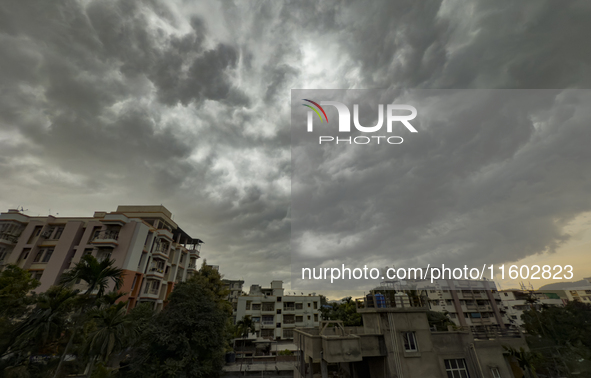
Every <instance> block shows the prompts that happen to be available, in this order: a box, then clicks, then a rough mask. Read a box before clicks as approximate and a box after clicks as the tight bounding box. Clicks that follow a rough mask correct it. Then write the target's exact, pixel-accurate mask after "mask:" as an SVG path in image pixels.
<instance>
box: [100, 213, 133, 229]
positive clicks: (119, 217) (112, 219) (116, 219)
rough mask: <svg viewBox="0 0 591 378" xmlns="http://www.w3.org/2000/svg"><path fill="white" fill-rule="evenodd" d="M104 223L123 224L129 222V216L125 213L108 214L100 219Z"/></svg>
mask: <svg viewBox="0 0 591 378" xmlns="http://www.w3.org/2000/svg"><path fill="white" fill-rule="evenodd" d="M100 221H101V223H103V224H112V225H119V226H123V225H125V224H127V223H129V218H127V217H126V216H125V215H123V214H106V215H105V217H104V218H102V219H100Z"/></svg>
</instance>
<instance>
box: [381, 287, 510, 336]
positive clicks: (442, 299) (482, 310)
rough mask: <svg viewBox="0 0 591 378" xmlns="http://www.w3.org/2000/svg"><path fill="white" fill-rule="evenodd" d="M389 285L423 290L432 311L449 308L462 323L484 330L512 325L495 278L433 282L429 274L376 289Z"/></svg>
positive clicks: (476, 329) (453, 315)
mask: <svg viewBox="0 0 591 378" xmlns="http://www.w3.org/2000/svg"><path fill="white" fill-rule="evenodd" d="M389 289H390V290H418V291H420V292H422V293H423V295H425V296H426V297H427V299H426V300H427V301H428V306H429V308H430V309H431V310H432V311H437V312H447V313H448V315H449V317H450V318H451V320H452V321H453V322H454V323H455V324H456V325H457V326H458V327H471V329H472V330H473V331H478V332H481V331H490V330H495V329H505V328H507V327H510V326H511V322H510V321H509V318H508V317H507V314H506V312H507V310H506V308H505V307H504V306H503V305H502V301H501V297H500V296H499V293H498V291H497V288H496V285H495V283H494V281H489V280H486V279H482V280H460V279H458V280H456V279H437V280H433V283H432V282H431V280H430V277H428V276H426V277H424V278H423V279H413V280H406V281H404V283H401V282H399V281H385V282H382V283H381V284H380V286H379V287H377V288H376V289H375V290H376V291H380V290H381V291H384V290H389Z"/></svg>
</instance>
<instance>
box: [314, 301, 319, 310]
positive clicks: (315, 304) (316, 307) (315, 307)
mask: <svg viewBox="0 0 591 378" xmlns="http://www.w3.org/2000/svg"><path fill="white" fill-rule="evenodd" d="M314 310H318V302H314Z"/></svg>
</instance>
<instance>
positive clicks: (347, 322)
mask: <svg viewBox="0 0 591 378" xmlns="http://www.w3.org/2000/svg"><path fill="white" fill-rule="evenodd" d="M320 313H321V315H322V319H323V320H342V321H343V325H344V326H346V327H358V326H362V325H363V320H362V317H361V314H358V313H357V306H356V304H355V302H354V301H352V300H351V297H347V298H345V299H344V302H343V303H341V304H336V303H329V304H327V305H326V306H321V308H320Z"/></svg>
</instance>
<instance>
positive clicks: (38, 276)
mask: <svg viewBox="0 0 591 378" xmlns="http://www.w3.org/2000/svg"><path fill="white" fill-rule="evenodd" d="M30 272H31V278H32V279H34V280H37V281H39V280H40V279H41V276H42V275H43V271H42V270H31V271H30Z"/></svg>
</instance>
